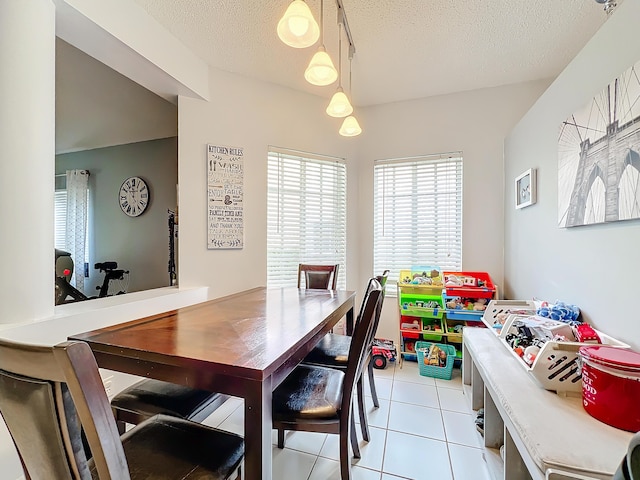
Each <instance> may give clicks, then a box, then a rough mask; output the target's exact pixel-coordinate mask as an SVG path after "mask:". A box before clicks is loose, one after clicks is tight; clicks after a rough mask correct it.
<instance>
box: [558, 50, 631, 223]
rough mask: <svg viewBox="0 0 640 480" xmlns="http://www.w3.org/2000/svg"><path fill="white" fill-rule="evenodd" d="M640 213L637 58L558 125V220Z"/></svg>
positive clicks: (624, 217)
mask: <svg viewBox="0 0 640 480" xmlns="http://www.w3.org/2000/svg"><path fill="white" fill-rule="evenodd" d="M633 218H640V62H637V63H636V64H635V65H634V66H632V67H631V68H629V69H628V70H627V71H625V72H624V73H623V74H622V75H620V76H619V77H618V78H616V79H615V80H613V81H612V82H611V83H609V85H607V86H606V87H605V88H604V90H602V91H601V92H600V93H598V94H597V95H596V96H595V97H593V99H592V100H591V101H590V102H589V103H588V104H587V105H585V107H584V108H582V109H580V110H578V111H576V112H575V113H574V114H573V115H571V116H570V117H569V118H567V119H566V120H565V121H564V122H563V123H562V125H561V126H560V134H559V138H558V226H560V227H574V226H579V225H590V224H594V223H603V222H616V221H618V220H628V219H633Z"/></svg>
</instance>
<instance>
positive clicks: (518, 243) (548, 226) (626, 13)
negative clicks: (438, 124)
mask: <svg viewBox="0 0 640 480" xmlns="http://www.w3.org/2000/svg"><path fill="white" fill-rule="evenodd" d="M639 20H640V0H626V1H625V2H624V3H622V4H621V5H620V6H619V7H618V9H617V10H616V11H615V12H614V13H613V15H612V16H611V17H610V18H609V19H608V20H607V22H606V23H605V24H604V25H603V27H602V28H601V29H600V30H599V31H598V32H597V33H596V35H595V36H594V37H593V38H592V39H591V40H590V41H589V43H588V44H587V45H586V46H585V47H584V49H583V50H582V51H581V52H580V53H579V54H578V55H577V56H576V58H575V59H574V60H573V61H572V62H571V63H570V64H569V65H568V66H567V68H566V69H565V70H564V71H563V72H562V74H561V75H560V76H558V78H557V79H556V80H555V81H554V82H553V84H552V85H551V86H550V87H549V89H548V90H547V91H546V92H545V93H544V94H543V95H542V96H541V97H540V99H539V100H538V101H537V102H536V104H535V105H534V106H533V107H532V108H531V110H530V111H529V112H528V113H527V114H526V115H525V117H524V118H523V119H522V120H521V121H520V122H519V124H518V125H517V126H516V127H515V128H514V129H513V131H512V132H511V133H510V134H509V136H508V137H507V139H506V141H505V189H506V195H505V212H506V214H505V278H506V283H505V287H506V288H505V292H506V294H507V296H508V297H510V298H532V297H538V298H541V299H545V300H549V301H551V302H554V301H556V300H562V301H565V302H568V303H573V304H576V305H578V306H579V307H580V308H581V310H582V313H583V314H584V316H585V317H586V319H587V320H588V321H590V322H591V323H592V324H593V325H595V327H596V328H598V329H600V330H602V331H604V332H605V333H608V334H609V335H612V336H614V337H616V338H619V339H621V340H625V341H626V342H627V343H629V344H631V345H632V346H633V347H634V348H635V349H636V350H637V349H640V322H638V319H637V318H636V317H637V313H636V312H637V308H636V306H635V304H634V303H635V300H636V299H637V297H638V283H637V274H638V270H639V268H640V249H639V248H638V245H639V244H640V221H638V220H632V221H627V222H617V223H612V224H605V225H593V226H585V227H577V228H566V229H565V228H558V226H557V216H558V214H557V201H558V187H557V182H558V165H557V163H558V132H559V127H560V124H561V123H562V122H563V121H564V120H566V118H567V117H568V116H569V115H571V113H573V112H574V111H576V110H577V109H579V108H581V107H582V106H584V105H585V104H586V103H587V102H588V101H589V100H590V99H591V98H592V97H593V96H594V95H595V94H596V93H598V92H599V91H601V90H602V89H603V88H604V87H605V86H606V85H607V84H608V83H609V82H610V81H612V80H613V79H614V78H615V77H617V76H618V75H619V74H621V73H622V72H623V71H625V70H626V69H627V68H629V67H630V66H632V65H633V64H635V63H636V62H637V61H638V60H639V59H640V42H638V38H637V25H638V21H639ZM528 168H537V169H538V202H537V203H536V204H535V205H533V206H531V207H527V208H524V209H522V210H517V211H516V210H515V209H514V207H513V204H514V193H513V190H514V187H513V182H514V179H515V177H516V176H517V175H519V174H520V173H522V172H523V171H525V170H526V169H528Z"/></svg>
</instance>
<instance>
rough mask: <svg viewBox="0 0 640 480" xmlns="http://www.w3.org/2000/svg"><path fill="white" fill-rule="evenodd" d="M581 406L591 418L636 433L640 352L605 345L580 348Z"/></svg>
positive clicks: (639, 419) (639, 417)
mask: <svg viewBox="0 0 640 480" xmlns="http://www.w3.org/2000/svg"><path fill="white" fill-rule="evenodd" d="M579 356H580V360H581V363H582V404H583V405H584V409H585V410H586V411H587V412H588V413H589V415H591V416H592V417H594V418H597V419H598V420H600V421H601V422H604V423H606V424H607V425H611V426H612V427H616V428H620V429H622V430H627V431H629V432H637V431H640V408H638V406H639V405H640V353H637V352H633V351H631V350H625V349H622V348H614V347H607V346H593V347H580V350H579Z"/></svg>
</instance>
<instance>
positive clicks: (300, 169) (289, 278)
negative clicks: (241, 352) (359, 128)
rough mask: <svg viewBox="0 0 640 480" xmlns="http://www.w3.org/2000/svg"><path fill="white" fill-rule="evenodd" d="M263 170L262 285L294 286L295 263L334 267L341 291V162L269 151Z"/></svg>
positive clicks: (343, 247)
mask: <svg viewBox="0 0 640 480" xmlns="http://www.w3.org/2000/svg"><path fill="white" fill-rule="evenodd" d="M267 168H268V172H267V176H268V200H267V203H268V205H267V210H268V212H267V285H268V286H269V287H283V286H296V285H297V275H298V264H299V263H317V264H331V263H338V264H340V270H339V273H338V288H345V286H346V269H345V265H346V243H347V242H346V239H347V238H346V237H347V226H346V217H347V189H346V182H347V172H346V165H345V162H344V160H343V159H338V158H332V157H326V156H321V155H314V154H311V153H303V152H293V151H287V150H281V149H274V148H271V150H270V151H269V154H268V167H267Z"/></svg>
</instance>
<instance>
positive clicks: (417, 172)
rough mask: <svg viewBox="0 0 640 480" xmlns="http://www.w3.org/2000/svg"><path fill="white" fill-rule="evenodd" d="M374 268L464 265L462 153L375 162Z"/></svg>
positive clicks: (394, 274)
mask: <svg viewBox="0 0 640 480" xmlns="http://www.w3.org/2000/svg"><path fill="white" fill-rule="evenodd" d="M373 257H374V259H373V268H374V272H382V271H383V270H385V269H389V270H390V273H389V282H388V283H387V284H388V285H389V284H390V288H389V293H394V292H395V283H396V282H397V280H398V276H399V273H400V270H402V269H409V268H411V267H412V266H419V265H420V266H425V265H426V266H429V265H433V266H438V267H440V268H441V269H442V270H443V271H461V269H462V153H461V152H455V153H451V154H442V155H429V156H424V157H413V158H403V159H394V160H379V161H376V162H375V164H374V254H373Z"/></svg>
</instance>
